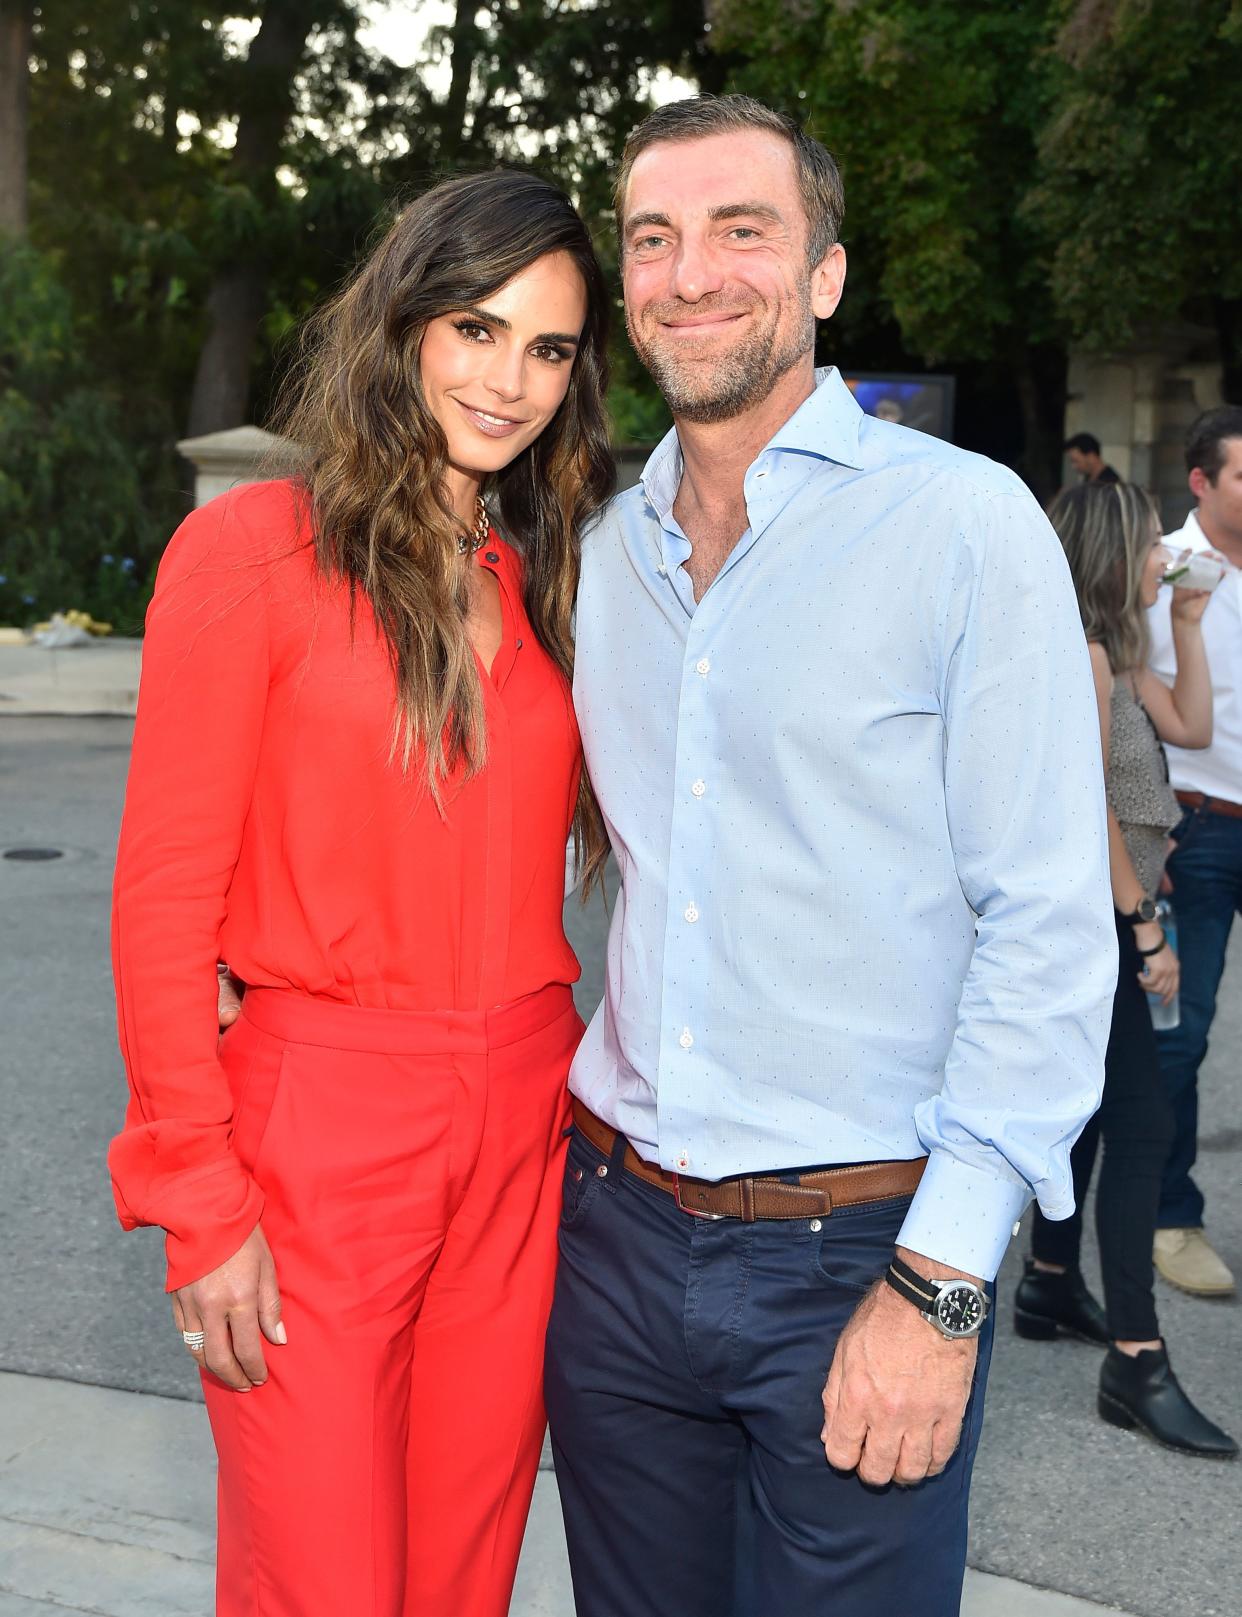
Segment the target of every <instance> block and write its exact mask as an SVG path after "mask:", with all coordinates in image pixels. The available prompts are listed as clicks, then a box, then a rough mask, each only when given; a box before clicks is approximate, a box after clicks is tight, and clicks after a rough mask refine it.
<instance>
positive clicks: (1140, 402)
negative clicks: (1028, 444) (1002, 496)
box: [1064, 328, 1223, 531]
mask: <svg viewBox="0 0 1242 1617" xmlns="http://www.w3.org/2000/svg"><path fill="white" fill-rule="evenodd" d="M1204 347H1205V344H1204V334H1203V333H1201V332H1198V331H1195V330H1193V329H1191V328H1186V329H1184V330H1180V331H1170V332H1169V333H1167V334H1162V336H1161V337H1160V338H1159V339H1155V340H1152V341H1151V342H1149V343H1148V344H1146V345H1144V346H1136V347H1135V348H1134V349H1133V350H1131V351H1130V352H1129V353H1126V354H1120V355H1109V356H1107V357H1105V356H1101V355H1094V354H1088V353H1085V352H1081V351H1080V352H1078V353H1076V354H1073V355H1071V357H1070V367H1069V400H1068V403H1067V405H1066V409H1065V436H1066V437H1067V438H1068V437H1070V436H1072V435H1073V434H1074V433H1076V432H1090V433H1094V434H1095V436H1096V437H1097V438H1098V439H1099V440H1100V444H1101V448H1102V451H1103V455H1104V459H1105V460H1106V461H1107V462H1108V463H1109V465H1111V466H1114V467H1115V468H1116V470H1117V472H1118V473H1119V474H1120V475H1121V476H1122V477H1124V478H1125V479H1126V480H1127V481H1129V482H1134V483H1141V484H1142V485H1143V487H1144V488H1147V489H1150V490H1151V492H1152V493H1153V494H1154V495H1155V496H1156V498H1157V499H1158V500H1159V502H1160V509H1161V514H1162V516H1163V519H1164V526H1165V529H1166V531H1171V530H1172V529H1174V528H1179V527H1180V526H1181V525H1182V523H1183V522H1184V521H1185V520H1186V514H1187V512H1188V511H1189V510H1190V509H1191V506H1192V505H1193V503H1194V501H1193V499H1192V498H1191V494H1190V490H1189V489H1188V488H1187V486H1186V465H1185V462H1184V460H1183V459H1182V444H1183V441H1184V439H1185V435H1186V429H1187V427H1188V426H1189V425H1190V423H1191V422H1192V421H1193V420H1194V418H1195V417H1196V416H1197V415H1198V414H1199V413H1200V412H1201V411H1203V410H1210V409H1212V408H1213V407H1214V406H1216V405H1218V404H1220V403H1222V402H1223V398H1222V393H1221V371H1220V365H1219V363H1217V362H1214V361H1212V360H1211V359H1208V358H1204V357H1203V351H1204ZM1064 477H1065V481H1066V482H1067V483H1068V482H1072V481H1073V479H1074V473H1073V471H1072V470H1071V468H1070V466H1069V462H1068V461H1066V463H1065V467H1064Z"/></svg>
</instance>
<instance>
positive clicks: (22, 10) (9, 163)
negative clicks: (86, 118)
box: [0, 0, 34, 236]
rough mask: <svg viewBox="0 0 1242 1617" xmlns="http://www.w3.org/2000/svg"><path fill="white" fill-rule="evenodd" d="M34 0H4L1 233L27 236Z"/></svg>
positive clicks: (0, 0) (0, 10) (0, 16)
mask: <svg viewBox="0 0 1242 1617" xmlns="http://www.w3.org/2000/svg"><path fill="white" fill-rule="evenodd" d="M33 28H34V4H33V0H0V235H3V236H24V235H25V234H26V222H27V179H26V138H27V137H26V131H27V124H28V116H27V108H28V106H29V102H30V42H31V35H32V32H33Z"/></svg>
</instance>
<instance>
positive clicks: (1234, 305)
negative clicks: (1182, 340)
mask: <svg viewBox="0 0 1242 1617" xmlns="http://www.w3.org/2000/svg"><path fill="white" fill-rule="evenodd" d="M1212 313H1213V315H1214V316H1215V320H1216V335H1217V339H1218V341H1219V343H1220V368H1221V386H1222V389H1223V391H1224V395H1225V403H1226V404H1242V298H1215V299H1214V300H1213V303H1212Z"/></svg>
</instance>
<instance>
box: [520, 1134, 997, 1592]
mask: <svg viewBox="0 0 1242 1617" xmlns="http://www.w3.org/2000/svg"><path fill="white" fill-rule="evenodd" d="M605 1162H606V1159H605V1158H604V1157H603V1156H602V1155H601V1154H600V1152H598V1151H597V1150H596V1149H595V1148H594V1147H593V1146H592V1145H591V1144H589V1143H588V1142H587V1141H586V1140H584V1139H583V1138H582V1137H581V1136H580V1135H577V1134H575V1136H574V1138H573V1141H572V1143H571V1145H570V1148H569V1162H568V1167H567V1170H566V1181H565V1200H564V1213H563V1216H562V1222H561V1237H560V1240H561V1257H560V1267H559V1269H558V1273H557V1282H556V1300H555V1302H554V1304H553V1309H552V1321H551V1325H550V1327H549V1332H548V1355H547V1367H546V1372H545V1390H546V1394H547V1404H548V1417H549V1423H550V1426H551V1431H552V1447H553V1454H554V1457H555V1460H556V1474H557V1482H558V1484H559V1488H560V1495H561V1505H562V1509H563V1511H564V1515H565V1529H566V1537H567V1540H568V1544H569V1561H570V1567H571V1570H572V1573H573V1581H574V1603H575V1607H576V1610H577V1613H578V1617H670V1614H673V1613H676V1617H773V1614H774V1613H788V1614H794V1613H806V1614H808V1617H810V1614H812V1613H821V1612H822V1613H827V1612H831V1613H832V1617H876V1613H877V1612H884V1611H886V1610H887V1611H889V1612H892V1613H900V1617H957V1612H958V1607H959V1603H960V1599H961V1588H962V1577H963V1572H964V1569H965V1560H966V1511H967V1494H968V1488H969V1483H970V1471H971V1465H972V1463H973V1461H974V1455H975V1448H976V1445H977V1443H978V1440H979V1429H980V1426H981V1424H982V1420H983V1391H984V1385H985V1382H986V1379H987V1369H988V1358H989V1354H990V1351H991V1334H992V1322H991V1319H990V1318H989V1321H988V1324H987V1325H986V1326H985V1328H984V1335H983V1337H982V1339H981V1341H980V1347H979V1362H978V1370H977V1372H976V1376H975V1386H974V1390H973V1392H972V1394H971V1399H970V1403H969V1405H968V1406H967V1410H966V1418H965V1422H964V1425H963V1429H962V1442H961V1446H960V1447H959V1448H958V1451H957V1453H956V1454H955V1455H954V1456H953V1458H952V1460H951V1461H950V1462H949V1465H948V1468H947V1469H946V1470H945V1471H943V1472H942V1473H941V1474H940V1475H939V1476H938V1477H933V1478H930V1479H928V1480H927V1481H925V1482H922V1483H920V1484H919V1485H918V1486H917V1487H914V1488H898V1487H893V1486H889V1487H886V1488H869V1487H867V1486H865V1485H864V1484H863V1483H861V1482H859V1480H858V1478H857V1477H856V1476H854V1475H848V1476H844V1475H841V1474H839V1473H837V1472H835V1471H833V1470H832V1469H831V1468H830V1467H829V1465H828V1463H827V1461H826V1460H825V1458H824V1450H823V1444H822V1443H821V1442H820V1436H819V1433H820V1428H821V1426H822V1425H823V1409H822V1406H821V1403H820V1394H821V1392H822V1390H823V1385H824V1380H825V1378H826V1376H827V1374H828V1367H829V1365H830V1363H831V1361H832V1355H833V1351H834V1349H835V1347H836V1342H837V1337H838V1336H839V1335H840V1332H841V1330H842V1328H843V1327H844V1326H845V1324H846V1322H847V1321H848V1320H849V1318H850V1316H851V1315H852V1314H853V1312H854V1310H855V1308H856V1307H857V1306H858V1303H859V1301H860V1299H861V1298H862V1296H863V1295H864V1293H865V1292H866V1291H867V1290H868V1288H869V1287H870V1286H871V1284H872V1283H873V1281H874V1280H875V1279H876V1278H877V1277H878V1276H879V1275H880V1274H881V1273H882V1272H883V1270H884V1269H885V1267H886V1266H887V1264H888V1262H889V1260H890V1259H891V1257H892V1255H893V1246H894V1242H895V1240H896V1237H897V1234H898V1231H899V1230H900V1227H901V1222H902V1219H903V1218H904V1216H905V1213H906V1209H907V1207H908V1206H909V1199H908V1198H903V1199H901V1200H896V1201H886V1202H871V1203H867V1204H866V1205H863V1206H859V1207H847V1208H840V1209H838V1210H836V1211H835V1212H833V1213H832V1214H831V1215H830V1216H828V1217H825V1218H824V1219H822V1221H820V1220H816V1221H810V1220H807V1219H799V1220H790V1221H788V1222H785V1221H779V1222H776V1221H770V1220H769V1221H765V1220H760V1221H758V1222H756V1223H754V1224H743V1223H741V1222H740V1221H739V1220H736V1219H723V1220H719V1221H714V1220H705V1219H699V1218H694V1217H693V1216H691V1215H690V1214H687V1213H683V1212H682V1211H681V1210H680V1209H679V1208H678V1207H677V1205H676V1203H675V1202H674V1201H673V1198H672V1197H671V1196H669V1195H667V1194H666V1193H665V1192H664V1191H661V1190H657V1189H655V1188H654V1187H652V1186H649V1185H645V1184H643V1183H642V1181H641V1180H638V1179H635V1178H634V1177H633V1176H631V1175H629V1174H626V1173H624V1172H623V1171H622V1170H621V1167H620V1163H619V1161H614V1163H613V1164H612V1165H611V1166H610V1167H609V1171H608V1174H607V1175H606V1176H605V1177H602V1178H601V1177H600V1176H599V1174H598V1173H597V1171H596V1170H597V1169H598V1168H600V1167H602V1166H603V1165H604V1164H605ZM815 1223H820V1225H821V1227H820V1228H819V1229H816V1228H815V1227H814V1224H815ZM931 1328H932V1327H931V1326H928V1329H929V1330H930V1329H931Z"/></svg>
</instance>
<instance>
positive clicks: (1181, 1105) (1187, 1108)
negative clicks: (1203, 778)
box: [1156, 809, 1242, 1229]
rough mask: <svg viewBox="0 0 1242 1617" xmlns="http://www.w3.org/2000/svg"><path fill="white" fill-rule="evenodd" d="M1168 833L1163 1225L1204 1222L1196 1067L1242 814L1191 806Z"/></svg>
mask: <svg viewBox="0 0 1242 1617" xmlns="http://www.w3.org/2000/svg"><path fill="white" fill-rule="evenodd" d="M1173 835H1174V838H1175V839H1176V841H1177V851H1176V852H1175V853H1174V854H1173V856H1172V858H1171V859H1170V860H1169V866H1168V869H1169V876H1170V878H1171V879H1172V882H1173V908H1174V910H1175V911H1176V912H1177V953H1178V958H1179V959H1180V961H1181V966H1182V986H1181V1012H1182V1019H1181V1023H1180V1025H1179V1026H1177V1027H1175V1028H1170V1029H1168V1030H1167V1031H1162V1032H1160V1033H1158V1034H1157V1035H1156V1039H1157V1043H1158V1045H1159V1048H1160V1070H1161V1073H1162V1074H1163V1077H1164V1086H1165V1093H1166V1094H1167V1096H1168V1098H1169V1104H1170V1105H1171V1106H1172V1108H1173V1122H1174V1130H1175V1132H1174V1136H1173V1146H1172V1149H1171V1150H1170V1152H1169V1159H1168V1162H1167V1164H1166V1165H1165V1170H1164V1184H1163V1186H1162V1188H1161V1192H1160V1212H1159V1215H1158V1217H1157V1219H1156V1222H1157V1224H1158V1225H1159V1226H1160V1228H1161V1229H1171V1228H1172V1229H1176V1228H1180V1227H1183V1226H1191V1227H1197V1226H1199V1225H1201V1224H1202V1223H1203V1192H1202V1191H1201V1190H1200V1189H1199V1187H1198V1185H1197V1184H1196V1183H1195V1181H1194V1178H1193V1176H1192V1173H1191V1169H1192V1168H1193V1167H1194V1165H1195V1155H1196V1153H1197V1151H1198V1144H1199V1068H1200V1066H1201V1065H1202V1062H1203V1058H1204V1056H1205V1055H1206V1054H1207V1047H1208V1031H1209V1029H1210V1028H1211V1026H1212V1018H1213V1017H1214V1016H1215V1015H1216V991H1217V989H1218V988H1219V987H1220V979H1221V976H1222V974H1223V973H1224V970H1225V951H1226V949H1227V947H1228V944H1229V931H1230V928H1231V927H1232V926H1233V918H1234V916H1235V915H1237V914H1238V913H1239V911H1242V820H1234V819H1228V818H1226V816H1225V815H1223V814H1212V813H1209V812H1207V811H1205V810H1203V809H1195V810H1192V811H1191V812H1190V813H1188V814H1187V815H1186V816H1185V818H1184V819H1183V820H1182V822H1181V824H1180V825H1179V826H1178V827H1177V829H1176V830H1175V831H1174V833H1173Z"/></svg>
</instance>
